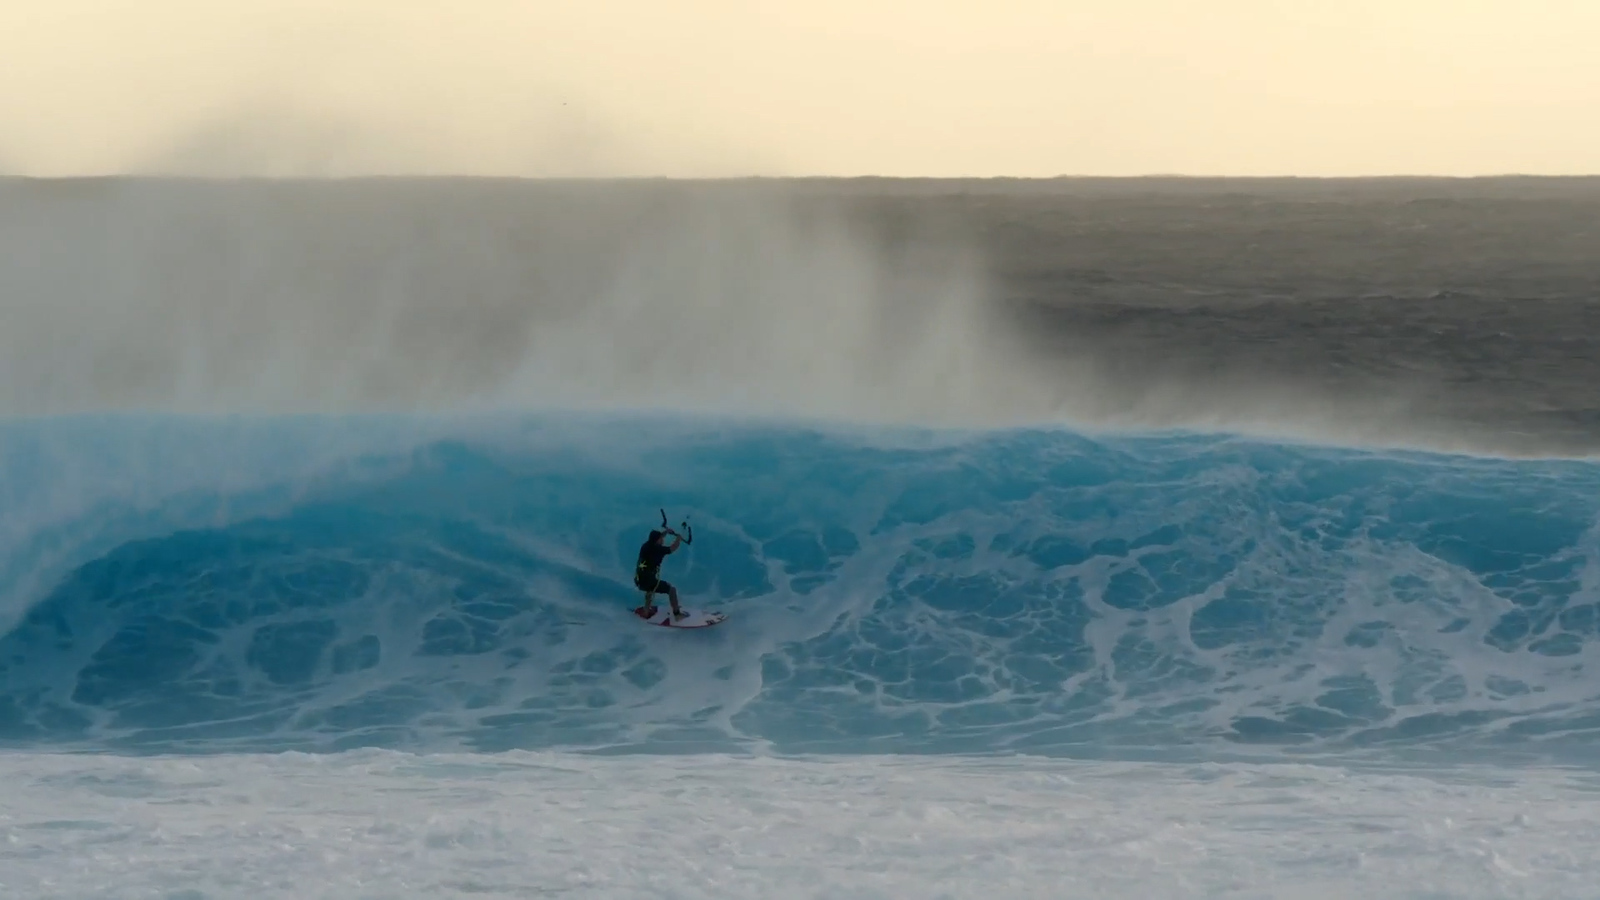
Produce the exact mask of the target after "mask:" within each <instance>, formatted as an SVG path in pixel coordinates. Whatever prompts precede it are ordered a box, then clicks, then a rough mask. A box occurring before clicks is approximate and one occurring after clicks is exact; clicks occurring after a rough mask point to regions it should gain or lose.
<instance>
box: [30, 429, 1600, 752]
mask: <svg viewBox="0 0 1600 900" xmlns="http://www.w3.org/2000/svg"><path fill="white" fill-rule="evenodd" d="M334 434H337V435H339V437H338V438H337V439H334V438H331V437H330V435H334ZM3 439H4V442H5V444H4V449H5V450H6V453H5V459H6V461H7V462H6V469H5V478H6V481H7V486H6V490H7V492H8V494H9V496H10V497H11V499H12V500H13V503H12V504H11V509H10V511H9V513H8V517H9V518H10V519H11V522H10V524H9V525H8V527H7V528H6V530H5V534H6V540H7V541H8V542H9V544H10V546H8V547H6V548H5V550H6V554H5V559H6V560H7V568H6V569H5V570H4V572H5V575H6V588H7V590H8V591H9V596H10V598H11V600H10V602H11V608H10V609H9V610H8V611H7V616H8V618H7V620H6V622H5V624H4V626H3V627H4V628H5V633H4V635H3V637H0V740H3V741H4V742H6V743H8V744H10V745H13V746H15V745H30V746H37V745H58V746H59V745H74V746H89V747H115V748H120V749H132V748H145V749H161V750H177V749H206V750H219V749H230V748H239V749H246V748H250V749H261V748H297V749H305V750H335V749H344V748H351V747H358V746H388V747H405V748H429V749H438V748H444V747H452V748H465V749H479V750H497V749H503V748H512V747H518V748H553V747H564V748H604V749H607V750H609V751H614V752H630V751H631V752H699V751H704V750H710V749H719V750H727V749H739V748H763V749H769V750H776V751H779V752H813V751H816V752H822V751H827V752H844V753H860V752H890V751H893V752H910V753H953V752H1026V753H1036V754H1057V755H1086V756H1120V757H1150V756H1170V755H1177V754H1188V753H1203V754H1211V755H1217V754H1260V753H1268V754H1283V753H1287V752H1296V753H1310V752H1324V751H1327V752H1333V751H1340V752H1375V753H1384V754H1406V753H1421V752H1426V751H1447V752H1450V753H1461V754H1468V753H1476V752H1494V753H1517V754H1536V755H1544V756H1556V755H1562V754H1578V755H1582V754H1585V753H1592V751H1593V749H1594V746H1595V735H1596V730H1595V729H1596V728H1597V726H1600V682H1597V681H1596V680H1595V678H1594V677H1593V673H1594V671H1595V668H1594V667H1595V664H1596V662H1597V660H1600V657H1597V655H1596V654H1597V647H1600V580H1597V578H1600V569H1597V568H1596V560H1597V558H1600V540H1597V532H1596V528H1595V526H1596V521H1597V515H1600V467H1596V466H1594V465H1592V464H1586V463H1577V462H1550V461H1545V462H1532V461H1494V460H1480V459H1470V458H1456V457H1443V456H1429V455H1423V454H1411V453H1376V452H1365V451H1351V450H1339V449H1328V448H1317V447H1310V446H1294V445H1284V444H1274V443H1266V442H1256V441H1246V440H1237V439H1227V438H1221V437H1194V436H1182V435H1180V436H1170V435H1169V436H1159V437H1141V438H1118V439H1111V438H1095V437H1088V436H1084V435H1078V434H1073V433H1068V432H1063V431H1010V432H999V433H985V434H976V435H974V434H959V435H951V434H933V433H914V432H896V433H893V434H886V433H876V434H866V433H850V432H841V431H826V430H815V429H808V428H801V427H786V426H776V425H761V424H736V423H727V422H708V421H704V420H694V421H691V420H683V419H676V420H670V419H652V418H636V419H626V420H621V419H607V420H603V421H602V420H579V419H571V418H569V419H560V420H558V419H553V418H548V417H546V418H528V419H518V420H515V421H513V420H506V419H502V420H497V421H495V422H493V423H489V422H480V423H476V424H461V423H457V424H452V425H449V426H448V427H446V426H441V425H439V424H437V423H434V424H428V423H421V424H419V423H417V422H411V423H406V422H400V423H399V424H396V423H395V422H393V421H391V422H388V423H384V422H377V421H362V420H354V419H344V420H328V421H325V422H322V423H320V424H319V423H318V422H316V421H315V420H303V421H295V422H290V421H287V420H259V421H257V422H255V423H253V424H248V425H241V424H240V423H238V422H232V423H225V422H204V421H196V420H133V419H107V420H86V421H75V422H71V423H68V424H61V423H60V422H56V423H53V424H39V423H35V424H26V423H24V424H13V425H10V426H7V428H6V429H5V431H4V432H3ZM69 439H70V441H69ZM66 443H70V444H71V446H73V447H76V448H78V449H77V450H76V454H77V455H76V456H74V457H73V458H72V461H71V464H70V465H68V463H67V462H64V461H63V457H62V456H61V455H60V454H51V453H47V452H44V450H42V449H41V448H49V447H53V446H62V445H65V444H66ZM29 448H32V452H31V453H30V452H24V451H26V450H28V449H29ZM179 448H183V450H184V452H183V453H182V454H181V455H180V454H179V452H178V450H179ZM247 449H248V450H250V451H251V452H254V453H255V454H256V455H257V456H261V457H270V458H271V459H272V460H274V461H275V462H276V468H275V469H274V468H271V467H263V466H262V465H259V464H258V462H257V461H256V460H255V459H253V458H250V457H249V456H248V455H246V450H247ZM174 469H177V470H181V472H182V473H184V474H185V477H182V478H179V477H177V476H176V475H171V477H170V478H169V483H167V486H166V487H165V488H163V489H162V490H154V489H152V490H150V491H147V492H145V493H142V494H137V495H135V494H129V493H127V492H125V491H124V492H122V493H117V492H114V491H111V490H110V489H109V488H107V487H106V486H108V485H118V484H125V483H126V482H128V481H129V480H142V483H146V484H149V483H153V482H151V481H150V480H149V473H150V472H153V471H165V472H169V474H170V473H171V471H172V470H174ZM68 471H70V472H71V473H73V474H74V477H75V479H76V480H75V481H74V482H73V483H74V484H76V485H78V486H79V487H78V489H77V493H76V494H74V495H72V496H70V497H69V496H68V495H67V494H65V493H63V492H62V491H60V490H57V491H55V492H51V491H50V490H47V489H46V488H42V487H39V486H38V485H40V484H41V483H43V482H44V481H49V480H51V479H54V480H55V481H56V482H60V480H61V479H63V478H65V477H66V474H65V473H67V472H68ZM229 471H249V472H252V473H255V476H256V480H255V481H254V482H251V483H246V482H245V481H241V480H237V479H235V480H229V479H228V478H225V477H224V475H223V473H226V472H229ZM660 506H664V507H666V508H667V510H668V512H669V514H671V515H672V517H673V519H674V521H676V520H677V519H678V518H680V517H683V516H687V517H688V518H689V520H690V522H691V523H692V524H693V525H694V526H695V537H696V540H695V542H694V544H693V546H692V547H689V548H686V549H685V550H684V551H682V552H681V553H680V554H678V555H677V556H674V557H672V558H671V559H670V560H669V561H668V563H667V565H666V567H665V571H664V575H665V576H666V577H667V578H669V579H670V580H672V581H673V582H674V583H676V584H677V585H678V586H679V587H680V589H681V590H682V592H683V594H684V600H685V603H686V605H689V606H692V607H711V608H718V609H721V610H723V611H725V612H727V613H728V614H729V619H728V621H727V623H725V624H724V625H722V626H719V627H717V628H714V629H709V630H705V631H699V632H679V633H674V632H669V631H666V630H661V629H652V628H646V627H644V626H642V625H640V624H639V623H637V622H636V621H634V620H633V619H631V617H630V615H629V613H628V610H629V609H630V608H631V607H633V606H634V605H636V604H637V601H638V595H637V593H636V592H635V591H634V590H633V589H632V587H631V585H630V581H629V578H630V568H631V562H632V559H633V554H634V552H635V550H636V548H637V546H638V544H639V543H640V542H641V541H642V540H643V538H644V535H645V532H646V531H647V530H648V529H649V527H650V526H651V525H652V524H653V523H654V522H655V521H656V520H657V518H658V516H657V513H656V509H657V507H660ZM45 509H48V511H49V513H50V514H49V515H44V514H42V513H41V512H40V511H41V510H45Z"/></svg>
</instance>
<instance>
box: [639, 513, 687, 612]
mask: <svg viewBox="0 0 1600 900" xmlns="http://www.w3.org/2000/svg"><path fill="white" fill-rule="evenodd" d="M671 534H672V544H671V545H670V546H669V545H668V544H667V543H666V541H665V537H666V535H667V532H664V531H656V530H652V531H651V532H650V538H649V539H648V540H646V541H645V542H644V544H643V546H641V547H640V548H639V561H638V562H637V563H636V564H634V567H633V584H634V586H635V587H637V588H638V589H639V590H641V591H644V605H643V606H641V607H639V608H638V609H636V610H634V612H635V613H637V614H638V615H639V617H640V618H643V619H648V618H651V617H653V616H654V615H655V614H656V608H655V604H654V603H652V602H651V601H652V600H654V599H655V595H657V594H666V595H667V599H668V600H670V601H672V618H673V619H675V620H676V619H681V618H683V617H684V616H686V615H688V614H687V613H685V612H684V611H683V608H682V607H680V606H678V589H677V588H675V587H673V586H672V583H671V582H667V581H662V580H661V561H662V560H664V559H666V558H667V554H669V553H671V552H672V551H674V550H676V549H678V545H679V544H682V543H683V538H682V537H680V536H679V535H678V533H677V532H675V531H674V532H671Z"/></svg>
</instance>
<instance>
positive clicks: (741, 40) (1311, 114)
mask: <svg viewBox="0 0 1600 900" xmlns="http://www.w3.org/2000/svg"><path fill="white" fill-rule="evenodd" d="M0 169H4V170H5V171H9V172H11V173H14V174H33V175H64V174H97V173H107V172H186V173H199V174H269V175H270V174H283V175H318V174H327V175H344V174H365V173H459V174H491V175H673V176H704V175H745V174H769V175H900V176H914V175H933V176H990V175H1015V176H1049V175H1060V174H1076V175H1139V174H1151V173H1183V174H1191V175H1382V174H1442V175H1476V174H1502V173H1510V172H1520V173H1532V174H1577V173H1582V174H1592V173H1600V0H1209V2H1207V0H981V2H980V0H920V2H914V0H790V2H783V3H777V2H759V0H745V2H738V0H568V2H557V0H520V2H517V0H5V2H0Z"/></svg>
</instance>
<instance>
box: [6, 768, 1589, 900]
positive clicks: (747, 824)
mask: <svg viewBox="0 0 1600 900" xmlns="http://www.w3.org/2000/svg"><path fill="white" fill-rule="evenodd" d="M1595 787H1596V781H1595V779H1594V776H1593V775H1591V774H1586V773H1579V772H1570V771H1557V770H1549V769H1523V770H1509V771H1507V770H1461V771H1453V772H1433V773H1404V772H1394V771H1390V772H1363V771H1357V770H1351V769H1343V768H1337V767H1326V768H1324V767H1309V766H1284V765H1275V766H1265V765H1205V766H1198V767H1192V766H1190V767H1186V766H1174V765H1144V764H1128V763H1083V762H1042V761H1038V760H1027V759H1017V760H997V759H974V758H941V759H928V758H905V757H833V758H815V759H806V760H783V759H772V758H729V757H720V756H696V757H613V758H601V757H586V756H575V755H562V754H544V753H523V752H516V753H508V754H504V755H493V756H482V755H480V756H473V755H438V756H412V755H407V754H399V753H389V752H378V751H362V752H354V753H346V754H341V755H332V756H305V755H298V754H285V755H278V756H220V757H199V758H125V757H111V756H71V755H51V754H11V755H6V756H0V894H3V895H5V896H13V897H24V896H26V897H38V896H60V897H77V898H94V897H119V898H120V897H126V898H133V897H184V898H193V900H198V898H223V897H252V898H277V897H284V898H295V900H305V898H318V897H330V898H332V897H337V898H356V897H427V898H441V897H467V896H471V897H529V896H544V895H547V894H550V895H560V896H564V897H604V898H628V897H739V898H747V897H770V898H783V897H807V898H812V897H885V898H888V897H948V898H959V897H985V898H987V897H995V896H1004V897H1019V898H1020V897H1041V898H1043V897H1049V898H1058V897H1100V898H1114V897H1138V898H1148V897H1200V896H1228V897H1294V898H1297V900H1302V898H1319V897H1328V898H1333V897H1340V898H1345V897H1355V896H1364V895H1367V896H1381V897H1430V898H1436V897H1463V898H1465V897H1519V898H1538V897H1574V896H1582V895H1586V894H1588V893H1591V892H1592V889H1593V884H1594V881H1595V878H1596V876H1597V875H1600V861H1597V859H1600V858H1597V857H1596V856H1595V854H1594V853H1593V846H1594V844H1595V842H1596V840H1597V839H1600V793H1597V792H1596V790H1595Z"/></svg>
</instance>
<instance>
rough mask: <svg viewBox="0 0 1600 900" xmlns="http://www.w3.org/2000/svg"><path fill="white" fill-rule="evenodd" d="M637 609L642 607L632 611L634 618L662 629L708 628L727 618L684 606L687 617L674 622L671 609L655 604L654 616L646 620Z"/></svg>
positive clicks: (661, 604)
mask: <svg viewBox="0 0 1600 900" xmlns="http://www.w3.org/2000/svg"><path fill="white" fill-rule="evenodd" d="M639 609H643V607H638V608H636V609H635V610H634V611H633V615H634V618H636V619H639V620H641V621H643V622H644V623H646V624H648V625H658V626H660V627H662V628H710V627H711V626H713V625H715V624H717V623H718V622H721V621H723V620H725V619H727V618H728V617H727V616H725V615H723V614H722V613H719V612H706V611H704V610H699V609H690V608H689V607H687V606H685V607H684V608H683V611H684V612H686V613H688V615H687V616H684V617H683V618H681V619H676V620H675V619H673V618H672V607H670V606H668V605H667V604H665V603H657V604H656V614H655V615H653V616H651V617H650V618H648V619H646V618H644V617H643V616H641V615H639Z"/></svg>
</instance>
